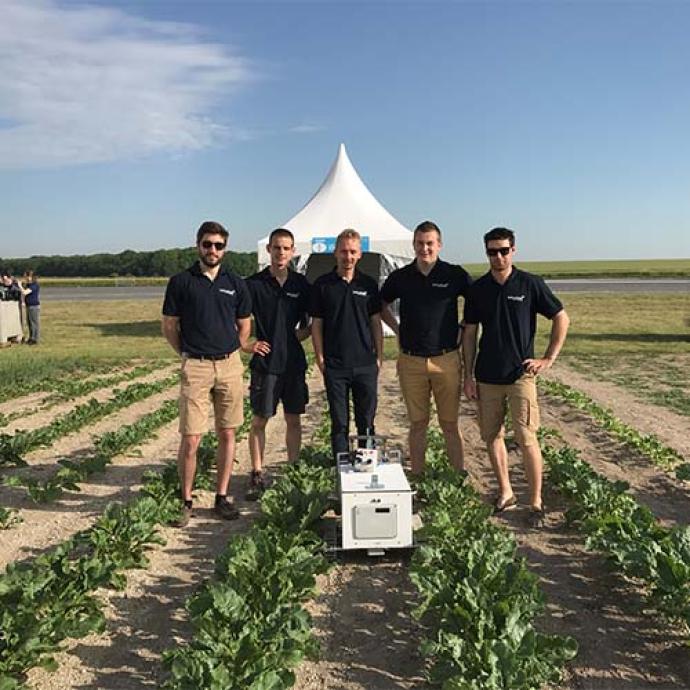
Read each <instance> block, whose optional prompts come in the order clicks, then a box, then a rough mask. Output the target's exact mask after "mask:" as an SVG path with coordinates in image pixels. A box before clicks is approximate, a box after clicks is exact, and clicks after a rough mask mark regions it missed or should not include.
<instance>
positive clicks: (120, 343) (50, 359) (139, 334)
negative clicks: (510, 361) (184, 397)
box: [0, 293, 690, 404]
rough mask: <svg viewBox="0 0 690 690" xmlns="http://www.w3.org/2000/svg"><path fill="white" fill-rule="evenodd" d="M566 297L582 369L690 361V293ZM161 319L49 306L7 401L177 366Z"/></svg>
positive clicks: (153, 303) (0, 370) (0, 373)
mask: <svg viewBox="0 0 690 690" xmlns="http://www.w3.org/2000/svg"><path fill="white" fill-rule="evenodd" d="M561 298H562V299H563V300H564V303H565V307H566V309H567V311H568V313H569V314H570V317H571V320H572V325H571V329H570V334H569V336H568V340H567V342H566V346H565V348H564V351H563V357H564V358H565V359H566V360H572V361H573V362H576V363H577V362H580V363H582V362H587V361H588V359H592V361H595V360H596V358H597V357H599V358H604V360H607V358H608V361H609V362H610V363H614V362H615V361H624V359H625V358H629V357H633V356H635V357H638V358H640V359H642V358H644V357H649V358H652V360H653V361H656V360H657V359H658V358H659V357H660V356H662V355H669V356H675V355H683V354H686V355H687V354H690V325H689V324H688V318H689V317H690V298H689V297H688V296H687V295H686V294H681V293H663V294H654V293H635V294H630V295H625V294H618V293H565V294H562V295H561ZM160 313H161V303H160V300H132V301H129V300H123V301H118V300H113V301H100V302H99V301H85V302H68V301H65V302H60V301H55V302H53V301H48V302H45V303H44V304H43V305H42V307H41V330H42V335H41V340H42V342H41V345H39V346H37V347H29V346H25V345H17V346H12V347H10V348H5V349H2V350H0V380H2V382H3V390H5V391H9V392H10V394H9V395H1V394H0V399H4V398H7V397H12V395H11V393H12V392H13V391H14V390H15V389H22V387H23V386H25V385H26V384H27V382H29V383H30V382H32V381H33V382H37V381H40V380H42V379H54V378H57V377H61V376H66V375H67V376H73V375H79V374H80V373H81V372H93V371H106V370H109V369H110V368H112V367H113V366H117V365H119V364H122V363H124V362H131V361H136V360H139V361H141V360H151V359H161V358H163V359H170V360H171V361H172V360H174V353H173V352H172V350H171V349H170V347H169V346H168V344H167V343H166V342H165V340H164V339H163V337H162V336H161V334H160ZM549 328H550V324H549V322H548V321H546V320H544V319H541V318H540V319H539V328H538V335H537V344H536V352H537V354H538V355H539V354H541V353H542V352H543V350H544V348H545V347H546V342H547V339H548V334H549ZM307 349H308V350H310V349H311V347H310V341H307ZM396 352H397V348H396V344H395V341H394V340H393V339H392V338H386V358H388V359H390V358H393V357H395V355H396ZM621 356H624V357H623V359H621ZM605 368H607V369H608V368H609V366H605ZM641 368H643V367H641ZM592 373H593V374H594V373H595V372H594V371H592ZM14 394H15V395H16V394H17V393H14ZM675 395H677V394H675V393H671V396H675ZM683 404H684V403H683Z"/></svg>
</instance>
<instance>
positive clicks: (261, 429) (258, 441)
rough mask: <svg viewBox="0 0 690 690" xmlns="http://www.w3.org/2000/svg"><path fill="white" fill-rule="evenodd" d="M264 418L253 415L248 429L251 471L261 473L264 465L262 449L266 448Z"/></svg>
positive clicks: (265, 420) (265, 422) (265, 421)
mask: <svg viewBox="0 0 690 690" xmlns="http://www.w3.org/2000/svg"><path fill="white" fill-rule="evenodd" d="M267 422H268V419H266V417H259V416H258V415H254V416H253V417H252V424H251V427H250V428H249V455H251V458H252V469H253V470H256V471H259V472H260V471H261V468H262V467H263V464H264V449H265V447H266V424H267Z"/></svg>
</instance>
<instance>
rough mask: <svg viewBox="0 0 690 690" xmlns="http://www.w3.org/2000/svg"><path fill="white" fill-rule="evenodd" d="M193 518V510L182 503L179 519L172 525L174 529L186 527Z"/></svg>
mask: <svg viewBox="0 0 690 690" xmlns="http://www.w3.org/2000/svg"><path fill="white" fill-rule="evenodd" d="M193 517H194V510H193V509H192V507H191V506H186V505H185V504H184V503H183V504H182V508H181V510H180V517H179V518H178V519H177V520H175V522H174V523H173V525H174V526H175V527H186V526H187V525H188V524H189V521H190V520H191V519H192V518H193Z"/></svg>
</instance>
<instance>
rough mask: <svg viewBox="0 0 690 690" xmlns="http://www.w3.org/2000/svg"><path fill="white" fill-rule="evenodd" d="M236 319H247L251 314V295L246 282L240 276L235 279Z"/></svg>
mask: <svg viewBox="0 0 690 690" xmlns="http://www.w3.org/2000/svg"><path fill="white" fill-rule="evenodd" d="M235 314H236V317H237V318H238V319H248V318H249V317H250V316H251V315H252V296H251V294H250V293H249V288H248V287H247V283H245V281H244V280H242V278H238V279H237V309H236V312H235Z"/></svg>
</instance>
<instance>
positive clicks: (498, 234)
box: [484, 228, 515, 247]
mask: <svg viewBox="0 0 690 690" xmlns="http://www.w3.org/2000/svg"><path fill="white" fill-rule="evenodd" d="M491 240H508V241H509V242H510V246H511V247H514V246H515V233H514V232H513V231H512V230H509V229H508V228H493V229H492V230H489V232H487V233H486V235H484V246H485V247H486V246H487V245H488V244H489V242H491Z"/></svg>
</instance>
